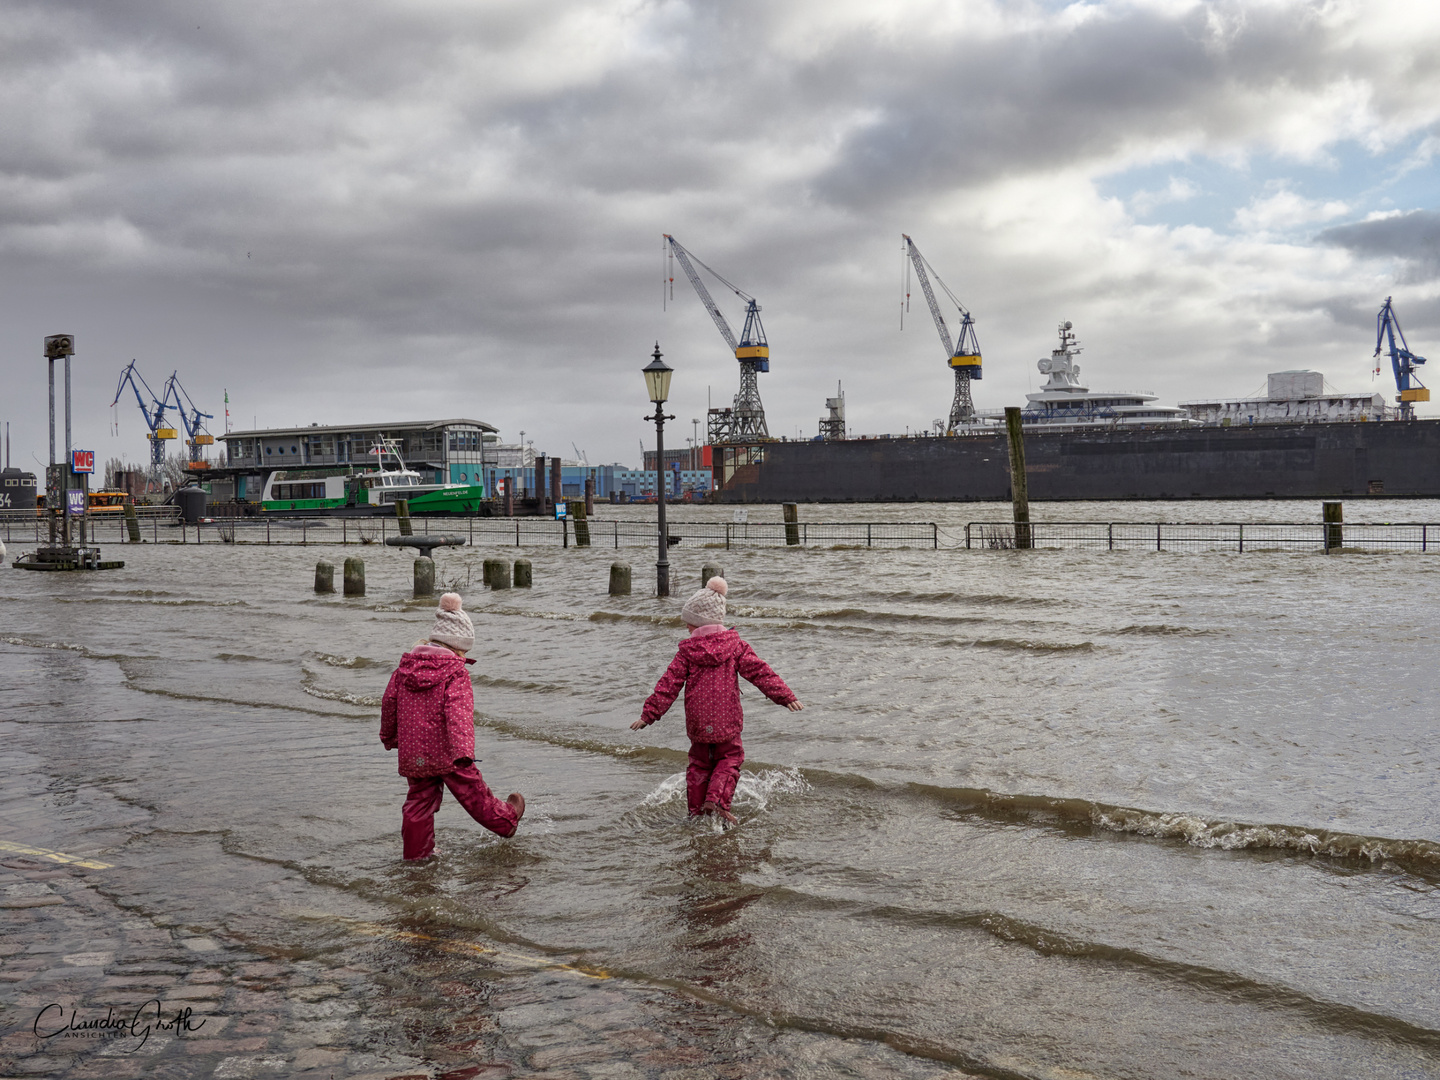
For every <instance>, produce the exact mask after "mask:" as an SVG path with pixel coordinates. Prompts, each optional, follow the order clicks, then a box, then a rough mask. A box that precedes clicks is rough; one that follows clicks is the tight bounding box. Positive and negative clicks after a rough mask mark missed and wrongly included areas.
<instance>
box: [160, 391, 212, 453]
mask: <svg viewBox="0 0 1440 1080" xmlns="http://www.w3.org/2000/svg"><path fill="white" fill-rule="evenodd" d="M179 374H180V373H179V372H177V371H172V372H171V373H170V378H168V379H166V380H165V393H164V394H163V395H162V397H161V400H162V401H164V402H167V403H169V402H172V401H173V402H174V404H175V411H176V412H178V413H179V414H180V423H181V424H182V425H183V426H184V428H185V435H186V439H185V445H186V446H188V447H189V448H190V457H189V463H190V464H191V465H192V466H194V465H204V464H206V462H205V460H204V459H203V458H202V457H201V451H200V447H202V446H214V445H215V436H214V435H211V434H210V433H209V432H208V431H206V430H205V424H204V421H206V420H213V419H215V416H214V414H213V413H208V412H201V411H200V409H199V408H198V407H197V406H196V404H195V402H194V401H192V400H191V399H190V394H189V393H188V392H187V391H186V389H185V388H184V387H183V386H181V385H180V379H179ZM182 397H183V398H184V399H185V400H184V401H183V402H182V401H181V400H180V399H181V398H182ZM187 409H188V411H187Z"/></svg>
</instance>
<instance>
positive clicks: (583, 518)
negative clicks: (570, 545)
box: [565, 499, 590, 547]
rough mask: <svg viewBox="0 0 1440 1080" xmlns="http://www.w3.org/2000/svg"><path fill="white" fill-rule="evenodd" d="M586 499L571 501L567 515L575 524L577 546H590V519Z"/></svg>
mask: <svg viewBox="0 0 1440 1080" xmlns="http://www.w3.org/2000/svg"><path fill="white" fill-rule="evenodd" d="M586 505H587V501H586V500H585V499H571V500H569V504H568V506H567V508H566V511H565V513H566V514H567V515H568V516H569V518H570V519H571V520H572V521H573V522H574V523H575V546H576V547H589V546H590V518H589V516H588V513H587V510H586Z"/></svg>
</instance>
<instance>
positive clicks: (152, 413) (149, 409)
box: [110, 360, 179, 491]
mask: <svg viewBox="0 0 1440 1080" xmlns="http://www.w3.org/2000/svg"><path fill="white" fill-rule="evenodd" d="M137 383H138V384H139V385H138V386H137V385H136V384H137ZM127 385H128V386H129V387H130V389H131V390H133V391H135V401H136V402H137V403H138V404H139V406H140V415H141V416H143V417H145V426H146V427H147V428H149V429H150V430H149V432H148V433H147V434H146V436H145V437H146V438H148V439H149V440H150V474H149V482H150V484H151V485H152V487H153V489H154V490H155V491H159V490H160V489H161V486H162V483H163V480H164V475H165V440H166V439H174V438H178V437H179V433H178V432H177V431H176V430H175V429H174V428H173V427H170V426H169V425H167V424H166V423H165V398H158V397H156V396H155V391H153V390H151V389H150V384H149V383H147V382H146V381H145V377H144V376H143V375H141V374H140V372H139V370H138V369H137V368H136V367H135V361H134V360H131V361H130V363H129V364H128V365H126V367H125V370H124V371H122V372H120V383H119V385H117V386H116V387H115V400H114V401H112V402H110V407H111V408H114V407H115V405H116V404H118V403H119V401H120V396H121V395H122V394H123V393H125V387H126V386H127ZM141 386H143V387H144V388H145V393H144V394H141V393H140V387H141ZM166 394H167V396H168V394H169V390H168V384H167V390H166ZM147 395H148V396H149V398H150V404H148V405H147V404H146V403H145V398H146V396H147Z"/></svg>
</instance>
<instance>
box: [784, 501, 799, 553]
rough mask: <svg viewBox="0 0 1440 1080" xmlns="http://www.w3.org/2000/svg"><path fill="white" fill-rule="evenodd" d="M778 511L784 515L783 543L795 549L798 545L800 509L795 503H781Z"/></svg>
mask: <svg viewBox="0 0 1440 1080" xmlns="http://www.w3.org/2000/svg"><path fill="white" fill-rule="evenodd" d="M780 510H781V512H782V513H783V514H784V515H785V543H786V544H787V545H789V546H790V547H797V546H798V545H799V543H800V507H799V506H797V505H796V504H795V503H781V504H780Z"/></svg>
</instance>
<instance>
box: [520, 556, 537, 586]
mask: <svg viewBox="0 0 1440 1080" xmlns="http://www.w3.org/2000/svg"><path fill="white" fill-rule="evenodd" d="M533 577H534V572H533V570H532V568H531V566H530V560H529V559H516V560H515V588H517V589H528V588H530V582H531V580H532V578H533Z"/></svg>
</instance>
